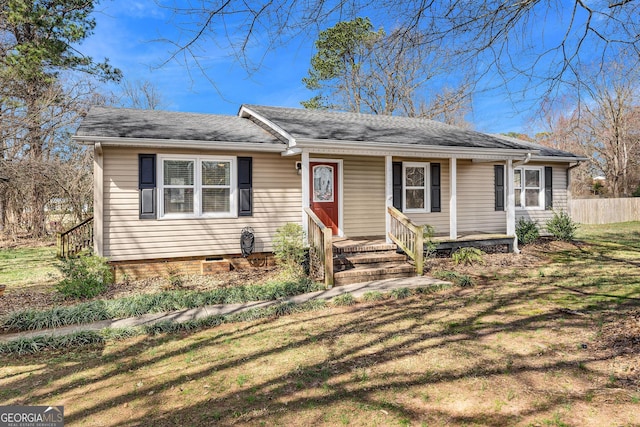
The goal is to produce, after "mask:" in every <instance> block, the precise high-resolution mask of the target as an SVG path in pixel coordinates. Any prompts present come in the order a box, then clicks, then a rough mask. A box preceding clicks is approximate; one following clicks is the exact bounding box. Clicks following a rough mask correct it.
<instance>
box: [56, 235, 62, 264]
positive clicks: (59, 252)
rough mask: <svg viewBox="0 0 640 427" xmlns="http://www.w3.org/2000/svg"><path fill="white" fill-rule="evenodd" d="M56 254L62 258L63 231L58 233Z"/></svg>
mask: <svg viewBox="0 0 640 427" xmlns="http://www.w3.org/2000/svg"><path fill="white" fill-rule="evenodd" d="M56 256H57V257H58V258H62V233H56Z"/></svg>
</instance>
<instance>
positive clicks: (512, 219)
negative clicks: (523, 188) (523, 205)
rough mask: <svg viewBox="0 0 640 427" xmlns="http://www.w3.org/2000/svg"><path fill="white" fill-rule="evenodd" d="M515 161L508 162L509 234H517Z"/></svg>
mask: <svg viewBox="0 0 640 427" xmlns="http://www.w3.org/2000/svg"><path fill="white" fill-rule="evenodd" d="M513 177H514V174H513V160H511V159H509V160H507V179H506V181H507V182H506V183H505V184H506V187H507V234H508V235H509V236H515V234H516V196H515V193H514V188H513Z"/></svg>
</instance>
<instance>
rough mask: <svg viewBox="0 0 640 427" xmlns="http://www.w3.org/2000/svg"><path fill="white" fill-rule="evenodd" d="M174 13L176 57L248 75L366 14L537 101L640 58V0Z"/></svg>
mask: <svg viewBox="0 0 640 427" xmlns="http://www.w3.org/2000/svg"><path fill="white" fill-rule="evenodd" d="M172 9H173V12H174V20H175V25H176V26H177V27H178V28H179V29H180V30H181V32H180V37H179V38H177V39H174V40H168V41H169V42H170V43H172V44H173V46H174V47H175V51H174V54H173V56H172V58H171V59H178V58H186V57H189V58H191V59H193V60H195V61H196V63H197V64H198V63H199V62H198V61H199V53H200V52H201V50H202V49H203V48H204V46H207V45H209V44H210V43H213V44H215V45H216V46H218V47H220V48H221V49H230V50H231V52H232V54H233V55H234V56H235V57H236V58H237V59H238V60H239V61H240V62H241V63H242V64H243V65H244V66H245V67H246V68H247V69H249V70H255V69H256V68H257V67H258V66H259V65H260V64H259V62H257V63H256V62H252V58H263V57H264V55H266V54H267V53H268V52H269V51H270V50H271V49H273V48H274V47H277V46H280V45H281V44H283V43H286V42H288V41H290V40H291V39H293V38H294V37H296V36H298V35H301V34H304V35H306V36H308V37H316V35H317V33H318V32H319V31H320V28H326V27H327V24H328V23H331V22H336V21H343V20H348V19H353V18H355V17H356V16H358V15H359V14H364V13H366V14H367V15H369V16H372V17H373V18H374V19H377V18H380V20H381V21H382V19H387V20H389V21H391V22H394V23H395V24H396V25H397V26H398V28H405V29H407V30H408V31H417V32H420V33H421V34H422V40H423V42H424V43H425V45H427V46H437V45H440V46H447V48H448V49H449V50H450V52H452V53H453V55H452V56H451V58H452V60H455V63H456V64H457V66H458V68H459V69H474V68H476V67H477V68H476V71H477V73H478V74H477V78H478V79H480V78H482V77H484V76H487V75H493V74H495V75H497V76H499V77H501V78H502V84H504V85H506V86H507V87H511V89H512V90H513V91H515V90H518V91H520V90H525V91H526V90H528V89H535V92H536V94H538V95H539V96H543V95H540V94H546V95H547V96H549V95H555V94H556V93H557V91H559V90H561V89H562V88H564V87H565V85H566V84H572V85H575V84H576V83H578V87H581V86H582V85H581V83H583V78H582V74H581V72H580V70H581V68H582V66H583V65H585V64H588V63H591V62H596V61H597V62H599V63H605V62H609V61H611V60H612V59H614V58H619V57H620V52H621V51H622V50H623V49H624V50H626V51H628V52H631V53H632V55H630V56H628V57H627V60H628V61H630V62H632V63H637V62H638V59H639V58H640V37H638V34H640V20H639V19H638V16H640V2H638V1H637V0H621V1H609V0H593V1H589V2H587V1H584V0H574V1H571V0H506V1H505V0H434V1H424V0H408V1H404V2H398V1H396V0H377V1H371V0H338V1H336V2H326V1H323V0H305V1H301V0H272V1H269V2H266V3H265V2H258V1H251V0H247V1H234V0H228V1H225V2H216V1H213V0H204V1H202V2H198V3H197V4H193V5H189V6H185V5H184V3H180V4H177V3H176V5H174V6H173V7H172ZM314 30H315V33H314ZM225 40H226V43H224V41H225ZM477 59H479V60H480V61H478V62H475V61H476V60H477ZM258 61H259V59H258ZM599 72H602V70H600V71H599ZM491 80H492V82H494V81H495V79H491ZM512 84H513V86H512ZM523 84H524V86H523Z"/></svg>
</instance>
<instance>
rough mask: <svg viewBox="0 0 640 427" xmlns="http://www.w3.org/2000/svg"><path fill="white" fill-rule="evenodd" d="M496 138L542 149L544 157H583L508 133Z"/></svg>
mask: <svg viewBox="0 0 640 427" xmlns="http://www.w3.org/2000/svg"><path fill="white" fill-rule="evenodd" d="M493 136H495V137H496V138H500V139H504V140H505V141H510V142H513V143H516V144H520V145H522V146H523V147H526V148H530V149H532V150H538V151H540V156H544V157H575V158H576V159H582V157H580V156H578V155H576V154H573V153H570V152H569V151H563V150H558V149H556V148H551V147H547V146H545V145H541V144H536V143H535V142H529V141H524V140H522V139H519V138H513V137H511V136H506V135H493Z"/></svg>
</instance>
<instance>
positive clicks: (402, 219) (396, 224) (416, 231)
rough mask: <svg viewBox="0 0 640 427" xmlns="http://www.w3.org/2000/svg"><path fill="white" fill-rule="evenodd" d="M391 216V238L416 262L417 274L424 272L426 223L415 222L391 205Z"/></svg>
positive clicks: (389, 209)
mask: <svg viewBox="0 0 640 427" xmlns="http://www.w3.org/2000/svg"><path fill="white" fill-rule="evenodd" d="M387 211H388V212H389V215H390V217H391V222H390V224H389V225H390V228H389V238H390V239H391V240H393V241H394V243H395V244H396V245H398V246H399V247H400V249H402V250H403V251H404V252H405V253H406V254H407V255H408V256H409V257H410V258H411V259H412V260H413V261H414V262H415V266H416V274H417V275H418V276H422V275H423V274H424V225H416V224H414V223H413V222H412V221H411V220H410V219H409V218H408V217H407V216H406V215H404V214H403V213H402V212H400V211H399V210H397V209H396V208H394V207H393V206H389V207H388V208H387Z"/></svg>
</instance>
